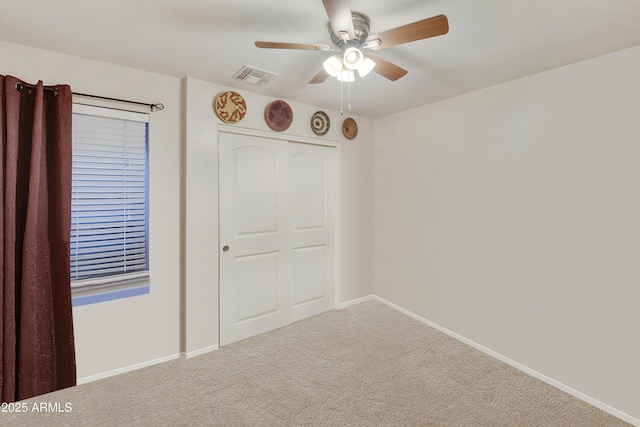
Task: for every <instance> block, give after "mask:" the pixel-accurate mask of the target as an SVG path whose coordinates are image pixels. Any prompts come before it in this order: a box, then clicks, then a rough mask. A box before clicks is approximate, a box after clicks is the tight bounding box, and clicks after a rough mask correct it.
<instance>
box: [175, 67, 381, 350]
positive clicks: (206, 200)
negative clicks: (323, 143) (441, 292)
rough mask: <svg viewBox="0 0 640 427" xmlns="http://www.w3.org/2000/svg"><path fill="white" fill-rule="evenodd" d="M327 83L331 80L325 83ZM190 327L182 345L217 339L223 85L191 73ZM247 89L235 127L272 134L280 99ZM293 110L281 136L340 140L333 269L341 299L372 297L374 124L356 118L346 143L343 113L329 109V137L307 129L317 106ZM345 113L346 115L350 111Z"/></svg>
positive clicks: (203, 345)
mask: <svg viewBox="0 0 640 427" xmlns="http://www.w3.org/2000/svg"><path fill="white" fill-rule="evenodd" d="M325 84H332V82H329V81H328V82H326V83H325ZM183 86H184V88H185V97H186V98H185V99H186V141H187V145H186V167H185V174H186V195H185V199H186V232H185V236H186V253H185V273H186V274H185V275H186V328H185V329H186V331H185V337H186V338H185V341H186V345H185V351H186V353H187V354H194V355H195V354H198V353H200V352H201V351H205V350H206V349H211V348H215V347H216V346H217V345H218V283H217V279H218V247H219V242H218V125H219V124H223V122H222V121H221V120H220V119H218V117H217V116H216V115H215V112H214V110H213V101H214V99H215V97H216V95H217V94H218V93H220V92H223V91H226V90H231V88H228V87H224V86H221V85H217V84H213V83H209V82H205V81H202V80H197V79H193V78H186V79H184V81H183ZM250 89H253V87H251V86H249V85H247V90H246V91H245V90H237V89H234V90H236V91H237V92H239V93H240V94H241V95H242V96H243V97H244V98H245V100H246V102H247V114H246V116H245V117H244V118H243V119H242V121H240V122H238V123H237V124H234V125H228V126H237V127H242V128H246V129H251V130H259V131H264V132H272V133H273V131H271V130H270V129H269V127H268V126H267V125H266V123H265V121H264V109H265V107H266V106H267V104H268V103H269V102H271V101H273V100H275V98H269V97H266V96H263V95H260V94H257V93H254V92H251V91H250ZM287 102H289V104H290V105H291V107H292V109H293V113H294V118H293V123H292V124H291V127H290V128H289V129H287V130H286V131H285V132H284V134H287V135H291V139H292V140H296V137H302V138H318V139H326V140H332V141H337V144H338V146H337V148H336V149H337V150H338V174H339V178H338V179H339V187H338V189H337V191H338V199H337V202H338V218H337V226H338V227H339V236H338V240H337V242H336V254H337V257H338V259H339V266H338V271H337V274H336V278H337V281H338V283H339V289H338V299H339V301H340V302H343V301H348V300H352V299H355V298H359V297H363V296H367V295H370V294H371V293H372V291H373V279H372V277H371V272H372V265H371V260H372V247H373V245H372V203H373V201H372V179H371V178H372V177H371V167H372V152H373V151H372V150H373V148H372V134H371V128H372V123H371V121H370V120H366V119H362V118H359V117H355V118H356V120H357V122H358V129H359V133H358V136H357V137H356V138H355V139H353V140H351V141H349V140H347V139H346V138H344V137H343V136H342V132H341V126H342V121H343V120H344V117H341V116H340V113H339V112H336V111H329V110H324V111H326V112H327V114H328V115H329V117H330V120H331V128H330V130H329V132H328V133H327V135H325V136H323V137H317V136H315V135H314V134H313V132H312V131H311V128H310V120H311V116H312V115H313V113H315V112H316V111H318V110H319V109H320V108H318V107H314V106H311V105H305V104H301V103H296V102H292V101H287ZM345 117H347V116H346V115H345Z"/></svg>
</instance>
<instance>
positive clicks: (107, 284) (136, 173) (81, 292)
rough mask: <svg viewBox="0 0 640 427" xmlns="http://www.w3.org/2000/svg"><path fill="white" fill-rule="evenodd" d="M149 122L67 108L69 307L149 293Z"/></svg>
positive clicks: (129, 114) (95, 109) (139, 115)
mask: <svg viewBox="0 0 640 427" xmlns="http://www.w3.org/2000/svg"><path fill="white" fill-rule="evenodd" d="M148 117H149V115H148V114H143V113H133V112H129V111H121V110H114V109H108V108H101V107H93V106H86V105H79V104H74V108H73V136H72V143H73V167H72V180H73V181H72V191H71V193H72V195H71V199H72V200H71V287H72V290H73V295H74V305H76V306H77V305H84V304H89V303H93V302H99V301H104V300H110V299H115V298H122V297H126V296H132V295H139V294H142V293H148V292H149V261H148V259H149V257H148V250H147V246H148V221H147V218H148V208H147V206H148V203H147V201H148V196H147V195H148V185H147V175H148V174H147V158H148V155H147V153H148V149H147V147H148V134H149V133H148Z"/></svg>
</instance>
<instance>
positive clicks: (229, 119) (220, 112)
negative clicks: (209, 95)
mask: <svg viewBox="0 0 640 427" xmlns="http://www.w3.org/2000/svg"><path fill="white" fill-rule="evenodd" d="M213 108H214V110H215V111H216V116H218V118H219V119H220V120H222V121H223V122H225V123H238V122H239V121H240V120H242V118H243V117H244V115H245V114H247V103H246V102H245V100H244V98H243V97H242V95H240V94H239V93H238V92H233V91H231V90H230V91H227V92H221V93H219V94H218V96H216V99H215V101H214V104H213Z"/></svg>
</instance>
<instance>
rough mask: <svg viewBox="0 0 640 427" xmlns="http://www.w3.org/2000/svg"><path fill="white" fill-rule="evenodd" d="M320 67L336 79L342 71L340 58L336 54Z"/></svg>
mask: <svg viewBox="0 0 640 427" xmlns="http://www.w3.org/2000/svg"><path fill="white" fill-rule="evenodd" d="M322 66H323V68H324V70H325V71H326V72H327V73H329V75H330V76H333V77H338V76H339V75H340V72H341V71H342V56H340V55H339V54H337V53H336V54H335V55H333V56H330V57H329V58H327V60H326V61H324V62H323V63H322Z"/></svg>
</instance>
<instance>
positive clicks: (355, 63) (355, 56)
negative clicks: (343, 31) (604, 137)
mask: <svg viewBox="0 0 640 427" xmlns="http://www.w3.org/2000/svg"><path fill="white" fill-rule="evenodd" d="M363 61H364V54H363V53H362V51H361V50H360V49H358V48H356V47H350V48H347V49H346V50H345V51H344V66H345V67H347V68H348V69H349V70H355V69H357V68H358V67H359V66H360V65H362V62H363Z"/></svg>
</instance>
